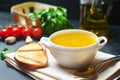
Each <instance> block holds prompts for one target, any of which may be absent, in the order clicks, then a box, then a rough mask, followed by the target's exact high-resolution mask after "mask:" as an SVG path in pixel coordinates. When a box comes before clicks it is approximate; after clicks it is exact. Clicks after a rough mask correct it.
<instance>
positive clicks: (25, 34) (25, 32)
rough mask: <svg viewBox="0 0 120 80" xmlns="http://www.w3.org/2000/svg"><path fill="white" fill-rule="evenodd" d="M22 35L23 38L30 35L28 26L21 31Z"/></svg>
mask: <svg viewBox="0 0 120 80" xmlns="http://www.w3.org/2000/svg"><path fill="white" fill-rule="evenodd" d="M21 33H22V37H23V38H24V39H25V38H26V37H27V36H32V30H31V29H30V28H25V29H23V30H22V31H21Z"/></svg>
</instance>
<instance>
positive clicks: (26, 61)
mask: <svg viewBox="0 0 120 80" xmlns="http://www.w3.org/2000/svg"><path fill="white" fill-rule="evenodd" d="M14 58H15V60H16V61H17V63H18V64H19V65H21V66H23V67H26V68H29V69H36V68H41V67H45V66H47V64H48V56H47V54H46V49H45V47H44V46H43V45H42V44H40V43H37V42H30V43H28V44H26V45H24V46H22V47H20V48H19V49H18V50H17V52H16V53H15V56H14Z"/></svg>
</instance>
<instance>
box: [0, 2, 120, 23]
mask: <svg viewBox="0 0 120 80" xmlns="http://www.w3.org/2000/svg"><path fill="white" fill-rule="evenodd" d="M26 1H38V2H42V3H47V4H52V5H56V6H62V7H65V8H66V9H67V12H68V19H70V20H77V21H78V20H79V19H80V4H81V1H80V0H0V24H1V19H2V18H3V17H4V18H5V20H8V21H9V20H10V19H11V16H9V17H8V16H5V14H7V13H10V9H11V7H12V6H13V5H16V4H19V3H22V2H26ZM103 1H104V4H103V11H104V12H106V8H107V7H108V5H109V4H111V6H112V11H111V13H110V15H109V18H108V22H109V23H110V24H113V25H120V9H119V7H120V5H119V4H120V0H103ZM4 12H7V13H4ZM8 21H6V22H2V24H6V23H8ZM9 22H10V21H9Z"/></svg>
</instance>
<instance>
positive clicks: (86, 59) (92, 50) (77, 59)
mask: <svg viewBox="0 0 120 80" xmlns="http://www.w3.org/2000/svg"><path fill="white" fill-rule="evenodd" d="M70 32H79V33H85V34H89V35H92V36H94V37H95V38H96V39H97V41H96V42H95V43H93V44H91V45H89V46H85V47H77V48H73V47H64V46H60V45H57V44H55V43H53V42H52V41H51V38H52V37H54V36H56V35H59V34H65V33H70ZM40 41H41V43H42V44H44V45H45V46H46V47H47V48H48V49H49V50H50V52H51V54H52V55H53V57H54V58H55V59H56V60H57V62H58V64H59V65H61V66H64V67H66V68H83V67H86V66H87V65H88V64H90V62H91V61H92V60H93V59H94V57H95V55H96V53H97V51H98V50H99V49H100V48H102V47H103V46H104V45H105V44H106V43H107V39H106V38H105V37H104V36H102V37H97V36H96V35H95V34H94V33H92V32H89V31H86V30H80V29H67V30H61V31H57V32H55V33H53V34H51V35H50V37H48V38H47V37H42V38H41V40H40ZM101 41H103V42H102V43H101Z"/></svg>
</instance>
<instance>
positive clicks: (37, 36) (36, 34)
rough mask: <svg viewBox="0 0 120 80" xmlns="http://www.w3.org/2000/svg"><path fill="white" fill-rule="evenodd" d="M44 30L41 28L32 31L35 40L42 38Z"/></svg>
mask: <svg viewBox="0 0 120 80" xmlns="http://www.w3.org/2000/svg"><path fill="white" fill-rule="evenodd" d="M42 33H43V32H42V29H41V28H34V29H33V31H32V36H33V38H35V39H40V37H41V36H42Z"/></svg>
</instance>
